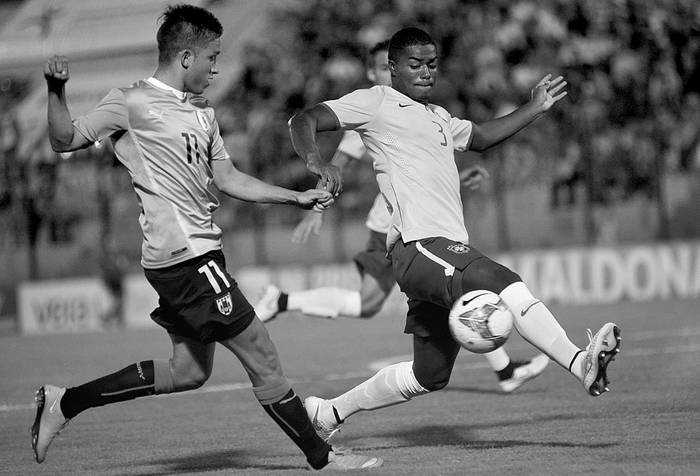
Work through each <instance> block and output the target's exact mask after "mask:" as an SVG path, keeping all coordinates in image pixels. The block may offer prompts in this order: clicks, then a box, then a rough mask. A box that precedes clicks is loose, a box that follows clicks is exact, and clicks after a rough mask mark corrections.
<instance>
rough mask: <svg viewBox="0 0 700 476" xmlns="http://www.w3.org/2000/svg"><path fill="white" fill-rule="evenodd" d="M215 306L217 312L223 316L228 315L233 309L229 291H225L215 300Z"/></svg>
mask: <svg viewBox="0 0 700 476" xmlns="http://www.w3.org/2000/svg"><path fill="white" fill-rule="evenodd" d="M216 307H217V308H218V309H219V312H220V313H221V314H223V315H224V316H228V315H229V314H231V311H233V301H232V300H231V293H226V294H224V295H223V296H221V297H220V298H218V299H217V300H216Z"/></svg>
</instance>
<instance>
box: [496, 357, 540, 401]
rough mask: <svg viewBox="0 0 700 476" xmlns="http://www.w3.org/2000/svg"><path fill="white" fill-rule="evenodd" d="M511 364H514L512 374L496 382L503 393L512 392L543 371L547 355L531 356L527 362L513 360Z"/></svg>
mask: <svg viewBox="0 0 700 476" xmlns="http://www.w3.org/2000/svg"><path fill="white" fill-rule="evenodd" d="M513 364H514V365H515V369H514V370H513V375H512V376H511V377H510V378H508V379H505V380H501V381H499V382H498V385H499V386H500V387H501V391H502V392H504V393H511V392H514V391H515V390H517V389H518V388H520V386H522V384H524V383H525V382H527V381H528V380H532V379H533V378H535V377H537V376H538V375H540V374H541V373H542V372H544V369H545V368H546V367H547V364H549V357H547V356H546V355H544V354H540V355H537V356H535V357H533V358H532V360H530V361H528V362H514V363H513Z"/></svg>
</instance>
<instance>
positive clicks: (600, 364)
mask: <svg viewBox="0 0 700 476" xmlns="http://www.w3.org/2000/svg"><path fill="white" fill-rule="evenodd" d="M587 332H588V340H589V343H588V345H587V346H586V351H585V352H586V354H585V356H584V358H583V388H585V389H586V391H587V392H588V393H589V394H591V395H592V396H594V397H597V396H599V395H601V394H603V393H604V392H607V391H609V390H610V389H609V388H608V384H609V383H610V381H609V380H608V375H607V368H608V364H610V362H612V361H613V360H615V356H616V355H617V354H618V353H619V352H620V344H621V343H622V338H621V337H620V328H619V327H617V326H616V325H615V324H613V323H612V322H608V323H607V324H604V325H603V327H601V328H600V330H599V331H598V332H596V333H595V335H594V336H591V330H590V329H588V331H587Z"/></svg>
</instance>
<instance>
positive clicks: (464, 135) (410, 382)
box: [290, 28, 621, 438]
mask: <svg viewBox="0 0 700 476" xmlns="http://www.w3.org/2000/svg"><path fill="white" fill-rule="evenodd" d="M438 62H439V59H438V54H437V46H436V43H435V41H434V40H433V39H432V38H431V37H430V35H428V34H427V33H426V32H425V31H423V30H420V29H418V28H406V29H403V30H400V31H399V32H397V33H396V34H394V36H393V37H392V38H391V41H390V44H389V68H390V71H391V77H392V81H391V86H374V87H372V88H369V89H358V90H355V91H353V92H351V93H349V94H346V95H345V96H343V97H341V98H339V99H336V100H331V101H325V102H323V103H321V104H317V105H315V106H313V107H311V108H309V109H307V110H305V111H303V112H301V113H299V114H296V115H295V116H294V117H293V118H292V119H291V120H290V134H291V137H292V144H293V145H294V148H295V150H296V152H297V154H298V155H299V156H300V157H302V158H303V159H304V160H305V161H306V162H307V164H308V165H309V169H310V170H311V171H312V172H314V173H316V174H317V175H319V177H320V184H321V185H322V186H324V187H326V189H327V190H329V191H330V192H331V193H334V194H335V193H336V192H337V191H338V190H341V189H342V175H341V173H340V170H339V169H338V168H337V167H335V166H334V165H332V164H328V163H326V162H324V161H323V159H322V157H321V154H320V151H319V148H318V144H317V143H316V134H317V132H322V131H333V130H338V129H352V130H356V131H358V133H359V134H360V135H361V137H362V141H363V143H364V144H365V146H366V147H367V150H368V153H369V154H370V155H371V156H372V159H373V160H374V168H375V172H376V176H377V183H378V185H379V189H380V191H381V193H382V194H383V195H384V197H385V198H386V199H387V203H388V204H389V205H390V207H391V209H392V211H393V213H392V224H391V228H390V229H389V234H388V239H387V249H388V250H389V255H390V257H391V261H392V266H393V269H394V276H395V277H396V280H397V283H398V284H399V286H400V288H401V290H402V291H403V292H404V293H405V294H406V295H407V296H408V298H409V309H408V314H407V316H406V328H405V332H407V333H410V334H413V360H412V361H407V362H400V363H397V364H393V365H389V366H387V367H384V368H383V369H381V370H380V371H379V372H378V373H377V374H375V375H374V376H373V377H371V378H370V379H368V380H366V381H365V382H363V383H361V384H359V385H358V386H356V387H355V388H353V389H351V390H349V391H347V392H345V393H343V394H342V395H340V396H338V397H336V398H334V399H332V400H324V399H320V398H317V397H308V398H307V399H306V401H305V406H306V410H307V412H308V414H309V416H310V417H311V418H312V419H313V421H314V424H315V425H316V428H317V429H318V430H319V432H323V434H324V435H325V436H326V437H327V438H330V436H331V435H332V434H333V433H334V432H335V431H337V430H338V428H339V427H340V425H341V424H342V423H343V422H344V420H345V419H346V418H347V417H349V416H350V415H352V414H354V413H356V412H359V411H363V410H374V409H378V408H383V407H386V406H389V405H395V404H399V403H403V402H407V401H409V400H411V398H413V397H416V396H419V395H424V394H427V393H429V392H432V391H436V390H440V389H442V388H444V387H445V386H446V385H447V383H448V382H449V379H450V375H451V373H452V369H453V367H454V363H455V359H456V357H457V354H458V353H459V349H460V346H459V344H457V343H456V342H455V341H454V339H452V337H451V335H450V332H449V327H448V315H449V312H450V308H451V307H452V305H453V303H454V302H455V301H456V300H457V299H459V298H460V297H461V296H462V295H464V294H465V293H466V292H468V291H471V290H476V289H486V290H489V291H492V292H495V293H497V294H499V296H500V297H501V299H502V300H503V301H504V302H505V303H506V305H507V306H508V307H509V308H510V309H511V311H512V313H513V315H514V325H515V328H516V329H517V330H518V332H519V333H520V335H521V336H522V337H523V338H525V340H527V341H528V342H530V343H531V344H532V345H534V346H535V347H537V348H538V349H539V350H541V351H542V352H544V353H546V354H547V355H548V356H549V357H550V358H552V359H554V360H555V361H556V362H557V363H558V364H559V365H561V366H562V367H563V368H565V369H567V370H568V371H569V372H570V373H571V374H572V375H573V376H574V377H575V378H576V379H577V380H578V381H579V382H580V383H581V384H582V385H583V388H584V390H585V391H586V392H587V393H588V394H589V395H591V396H598V395H601V394H602V393H603V392H606V391H607V390H608V379H607V374H606V370H607V366H608V364H609V363H610V362H611V361H612V359H613V358H614V356H615V355H616V354H617V353H618V352H619V348H620V343H621V338H620V330H619V328H618V327H617V326H616V325H615V324H613V323H611V322H608V323H606V324H604V325H603V326H602V327H601V329H600V330H599V331H598V332H597V333H596V334H595V335H591V333H590V331H589V344H588V346H587V347H586V348H585V349H581V348H579V347H578V346H576V345H575V344H574V343H573V342H571V341H570V340H569V338H568V336H567V335H566V332H565V331H564V329H563V328H562V327H561V326H560V325H559V323H558V322H557V320H556V318H555V317H554V316H553V315H552V313H551V312H550V311H549V309H548V308H547V307H546V306H545V305H544V304H543V303H542V302H541V301H540V300H538V299H536V298H535V297H534V296H533V295H532V294H531V292H530V291H529V289H528V287H527V286H526V285H525V283H523V282H522V280H521V279H520V276H518V275H517V274H516V273H514V272H513V271H511V270H510V269H508V268H506V267H505V266H502V265H500V264H498V263H496V262H495V261H492V260H491V259H489V258H488V257H486V256H485V255H483V254H481V253H480V252H479V251H478V250H477V249H475V248H474V247H473V246H472V245H471V244H470V243H469V234H468V232H467V229H466V226H465V223H464V213H463V205H462V199H461V193H460V186H459V174H458V170H457V167H456V164H455V157H454V151H455V150H458V151H464V150H468V149H470V150H475V151H480V152H481V151H484V150H487V149H489V148H490V147H493V146H495V145H497V144H500V143H501V142H503V141H504V140H506V139H508V138H509V137H511V136H512V135H514V134H515V133H517V132H518V131H520V130H521V129H523V128H525V127H526V126H527V125H529V124H530V123H532V122H533V121H534V120H535V119H537V118H539V117H540V116H542V115H543V114H545V113H546V112H547V111H548V110H549V109H550V108H551V107H552V106H553V105H554V104H556V103H557V102H558V101H559V100H561V99H562V98H563V97H565V96H566V91H564V87H565V86H566V82H565V81H564V80H563V78H562V77H561V76H559V77H557V78H555V79H551V75H546V76H545V77H544V78H542V80H540V81H539V82H538V83H537V85H536V86H535V87H534V88H533V89H532V91H531V98H530V100H529V101H528V102H527V103H525V104H523V105H522V106H520V107H519V108H517V109H515V110H514V111H513V112H511V113H510V114H507V115H505V116H502V117H498V118H496V119H493V120H490V121H486V122H482V123H474V122H471V121H468V120H464V119H459V118H456V117H452V116H451V115H450V113H449V112H448V111H446V110H445V109H444V108H442V107H440V106H437V105H434V104H431V103H430V97H431V95H432V91H433V88H434V86H435V84H436V80H437V77H438V71H439V69H438V65H439V64H438Z"/></svg>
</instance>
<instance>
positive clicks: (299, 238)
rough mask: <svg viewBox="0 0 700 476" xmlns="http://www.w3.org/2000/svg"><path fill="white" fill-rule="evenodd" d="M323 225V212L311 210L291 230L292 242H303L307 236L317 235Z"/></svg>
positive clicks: (307, 238) (306, 239)
mask: <svg viewBox="0 0 700 476" xmlns="http://www.w3.org/2000/svg"><path fill="white" fill-rule="evenodd" d="M321 226H323V212H321V211H316V210H311V211H309V212H307V213H306V215H305V216H304V218H303V219H302V220H301V221H300V222H299V224H298V225H297V226H296V227H295V228H294V231H293V232H292V243H297V244H303V243H306V242H307V241H308V240H309V236H311V235H318V234H319V233H320V232H321Z"/></svg>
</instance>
